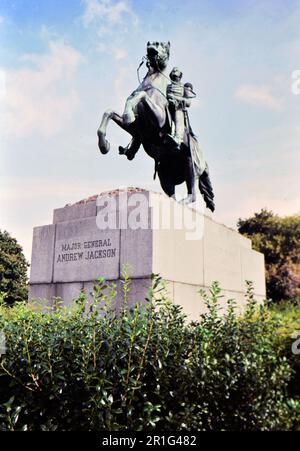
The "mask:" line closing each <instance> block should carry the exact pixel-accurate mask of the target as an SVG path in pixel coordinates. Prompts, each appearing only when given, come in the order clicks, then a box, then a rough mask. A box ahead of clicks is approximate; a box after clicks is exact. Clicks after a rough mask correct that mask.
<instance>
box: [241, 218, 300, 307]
mask: <svg viewBox="0 0 300 451" xmlns="http://www.w3.org/2000/svg"><path fill="white" fill-rule="evenodd" d="M238 230H239V232H240V233H242V234H243V235H245V236H247V237H248V238H250V239H251V240H252V243H253V247H254V249H256V250H257V251H259V252H262V253H263V254H264V255H265V260H266V269H267V294H268V298H271V299H273V300H274V301H281V300H289V299H293V298H296V297H297V296H300V215H295V216H288V217H279V216H277V215H275V214H274V213H272V212H271V211H267V210H262V211H261V212H260V213H256V214H255V215H254V216H253V217H251V218H248V219H243V220H242V219H240V220H239V222H238Z"/></svg>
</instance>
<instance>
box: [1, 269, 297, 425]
mask: <svg viewBox="0 0 300 451" xmlns="http://www.w3.org/2000/svg"><path fill="white" fill-rule="evenodd" d="M123 284H124V299H123V303H122V307H121V311H120V312H119V314H118V315H116V313H115V311H114V310H113V309H112V308H111V307H110V302H111V301H112V300H113V298H114V297H115V296H116V290H115V286H114V284H111V283H106V282H105V281H104V280H103V279H99V280H98V281H97V283H96V284H95V288H94V296H93V302H92V304H89V303H88V302H87V299H86V296H85V294H84V293H82V294H81V295H80V296H79V298H78V299H77V300H76V301H74V305H73V306H72V308H70V307H69V308H66V307H62V306H56V308H53V309H50V308H49V309H48V311H45V309H40V308H38V307H37V306H34V305H26V304H25V303H21V304H18V305H16V306H14V307H13V308H8V307H5V306H4V305H2V306H0V331H1V330H2V331H3V333H4V335H5V337H6V353H5V354H3V355H2V356H0V430H2V431H80V430H85V431H104V430H105V431H124V430H135V431H138V430H144V431H154V430H159V431H183V430H186V431H220V430H224V431H228V430H234V431H256V430H259V431H276V430H290V429H292V428H295V427H296V426H295V421H296V414H297V409H298V407H299V402H298V400H297V398H296V397H295V398H294V397H293V394H292V393H291V392H289V390H290V383H291V380H292V378H293V377H295V367H293V366H292V365H291V363H290V361H289V359H290V358H291V349H289V350H288V346H289V345H287V344H286V343H287V341H288V339H289V338H287V336H284V338H283V336H282V335H280V334H279V333H278V331H279V328H280V322H281V319H278V318H277V317H276V315H274V314H270V311H269V310H268V308H267V307H263V306H257V305H256V303H255V300H254V298H253V290H252V288H251V285H249V288H248V294H247V309H246V312H245V313H244V314H243V315H242V316H240V315H239V314H238V312H237V310H236V307H235V302H234V301H229V302H228V310H227V313H226V314H225V315H224V314H221V313H220V311H219V300H220V297H221V296H222V293H221V290H220V288H219V285H218V284H217V283H215V284H213V286H212V288H211V290H210V294H209V295H206V294H205V293H204V292H201V295H199V302H205V304H206V306H207V313H205V314H204V315H202V316H201V317H200V318H199V321H196V322H193V323H188V322H187V321H186V317H185V315H184V314H183V312H182V309H181V308H180V307H179V306H178V305H174V304H173V303H172V302H171V301H170V300H169V299H168V297H167V295H166V291H165V289H164V286H163V284H162V281H161V279H160V278H159V277H158V276H154V277H153V281H152V288H151V289H150V290H149V295H148V297H147V301H146V303H144V304H137V305H135V306H133V307H129V306H128V303H127V294H128V290H129V289H130V281H129V280H128V278H125V280H124V282H123ZM108 291H109V295H107V292H108ZM105 293H106V294H105ZM201 297H202V300H201ZM282 340H285V344H284V345H283V342H282ZM298 370H299V366H298ZM298 376H299V374H298Z"/></svg>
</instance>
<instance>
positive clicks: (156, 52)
mask: <svg viewBox="0 0 300 451" xmlns="http://www.w3.org/2000/svg"><path fill="white" fill-rule="evenodd" d="M170 47H171V44H170V42H148V44H147V58H148V64H149V66H150V67H153V69H157V70H163V69H165V68H166V67H167V64H168V61H169V58H170Z"/></svg>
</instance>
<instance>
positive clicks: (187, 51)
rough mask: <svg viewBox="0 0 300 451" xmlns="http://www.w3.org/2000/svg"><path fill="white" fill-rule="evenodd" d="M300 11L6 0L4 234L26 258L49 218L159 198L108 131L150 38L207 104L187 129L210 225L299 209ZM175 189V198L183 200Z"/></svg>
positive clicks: (281, 4) (0, 92)
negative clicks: (296, 80)
mask: <svg viewBox="0 0 300 451" xmlns="http://www.w3.org/2000/svg"><path fill="white" fill-rule="evenodd" d="M299 23H300V2H299V1H298V0H297V1H296V0H280V1H279V0H272V1H265V0H260V1H258V0H252V1H250V0H234V1H233V0H224V1H217V0H203V1H199V0H186V1H178V0H173V1H169V0H168V1H162V0H161V1H157V0H154V1H151V2H149V1H143V0H142V1H141V0H138V1H136V0H131V1H130V0H82V1H80V0H64V1H59V0H51V1H50V0H39V1H34V0H24V1H21V0H15V1H12V0H11V1H8V0H1V3H0V43H1V44H0V97H1V99H0V146H1V153H0V218H1V221H0V227H1V228H5V229H7V230H8V231H10V232H11V233H12V234H13V235H14V236H16V238H17V239H18V240H19V241H20V242H21V244H22V245H23V246H24V248H25V251H26V255H27V257H28V258H29V257H30V247H31V235H32V228H33V227H34V226H36V225H42V224H47V223H51V219H52V210H53V209H54V208H57V207H61V206H64V205H65V204H66V203H70V202H74V201H77V200H79V199H82V198H84V197H86V196H89V195H92V194H95V193H97V192H101V191H102V190H104V189H110V188H113V187H116V186H120V185H134V186H140V185H141V186H145V187H149V188H151V189H155V190H159V184H158V182H153V180H152V175H153V162H152V161H151V160H150V159H149V158H148V157H147V156H146V155H145V154H144V153H143V152H140V154H139V155H138V156H137V158H136V160H135V161H134V162H132V163H129V162H127V161H126V160H125V159H122V158H121V157H119V156H118V152H117V148H118V145H119V144H127V142H128V139H129V137H128V136H127V135H126V134H125V133H124V132H122V131H120V130H119V129H118V128H117V127H116V126H114V125H111V126H110V128H109V133H108V137H109V139H110V141H111V145H112V150H111V153H110V154H109V155H107V156H105V157H104V156H100V155H99V153H98V150H97V143H96V139H95V133H96V130H97V127H98V125H99V122H100V118H101V115H102V113H103V112H104V111H105V109H107V108H114V109H116V110H117V111H120V112H121V111H122V109H123V105H124V102H125V100H126V97H127V96H128V95H129V94H130V93H131V92H132V91H133V90H134V89H135V87H136V86H137V77H136V68H137V66H138V65H139V62H140V60H141V58H142V56H143V55H144V53H145V45H146V42H147V41H148V40H170V41H171V45H172V47H171V60H170V69H171V68H172V66H173V65H177V66H180V67H181V68H182V70H183V72H184V78H185V80H187V81H190V82H192V83H193V85H194V87H195V90H196V92H197V94H198V97H197V100H196V101H195V102H194V104H193V107H192V108H191V111H190V116H191V122H192V126H193V128H194V130H195V132H196V133H197V135H198V137H199V141H200V143H201V145H202V147H203V149H204V152H205V155H206V159H207V161H208V163H209V165H210V168H211V173H212V178H213V183H214V186H215V191H216V199H217V212H216V214H215V219H216V220H217V221H220V222H224V223H226V224H227V225H229V226H235V224H236V222H237V220H238V218H239V217H245V216H247V215H250V214H252V213H253V212H254V211H257V210H260V209H261V208H264V207H267V208H270V209H273V210H274V211H275V212H278V213H280V214H293V213H299V211H300V195H299V192H300V182H299V175H298V173H299V166H300V165H299V163H300V152H299V139H300V125H299V109H300V96H297V95H294V94H293V93H292V91H291V86H292V73H293V72H294V71H296V70H299V69H300V27H299ZM183 192H184V191H183V189H179V193H183Z"/></svg>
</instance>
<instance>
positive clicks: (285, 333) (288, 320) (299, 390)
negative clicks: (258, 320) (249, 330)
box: [270, 301, 300, 431]
mask: <svg viewBox="0 0 300 451" xmlns="http://www.w3.org/2000/svg"><path fill="white" fill-rule="evenodd" d="M270 314H271V316H272V318H273V319H274V320H275V321H276V323H277V324H278V326H279V327H278V328H277V331H276V334H277V336H278V353H279V355H282V356H287V358H288V360H289V364H290V366H291V368H292V377H291V379H290V381H289V384H288V387H287V394H288V397H289V398H290V400H289V401H288V404H289V406H290V407H291V408H292V409H293V410H294V413H295V425H294V428H295V429H297V430H298V431H300V385H299V380H300V340H299V339H300V301H298V302H297V303H294V304H293V303H286V302H282V303H281V304H279V305H278V306H274V305H273V306H272V308H271V310H270ZM294 347H295V349H294ZM293 349H294V352H293Z"/></svg>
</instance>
